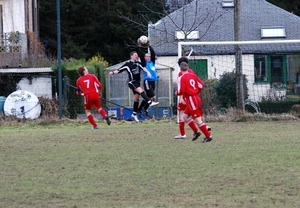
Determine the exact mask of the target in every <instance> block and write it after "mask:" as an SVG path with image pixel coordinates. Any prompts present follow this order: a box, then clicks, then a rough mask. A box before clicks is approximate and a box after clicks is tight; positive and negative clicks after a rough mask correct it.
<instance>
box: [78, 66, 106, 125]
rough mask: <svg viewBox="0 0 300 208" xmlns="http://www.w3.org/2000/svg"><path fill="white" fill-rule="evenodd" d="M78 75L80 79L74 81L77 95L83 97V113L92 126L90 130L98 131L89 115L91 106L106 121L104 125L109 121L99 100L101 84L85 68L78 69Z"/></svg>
mask: <svg viewBox="0 0 300 208" xmlns="http://www.w3.org/2000/svg"><path fill="white" fill-rule="evenodd" d="M78 74H79V75H80V77H79V78H78V79H77V81H76V87H77V90H76V91H77V95H78V96H84V108H85V113H86V116H87V118H88V120H89V122H90V123H91V124H92V125H93V127H92V129H98V126H97V124H96V122H95V120H94V117H93V115H92V114H91V109H92V107H93V106H94V107H95V108H96V109H97V111H98V112H99V114H100V115H101V116H102V117H103V118H104V119H105V120H106V123H107V124H108V125H110V123H111V122H110V119H109V117H108V116H107V113H106V111H105V110H104V109H103V108H102V103H101V100H100V98H101V95H102V84H101V83H100V81H99V80H98V78H97V77H96V76H95V75H94V74H89V71H88V69H87V68H86V67H85V66H81V67H79V68H78Z"/></svg>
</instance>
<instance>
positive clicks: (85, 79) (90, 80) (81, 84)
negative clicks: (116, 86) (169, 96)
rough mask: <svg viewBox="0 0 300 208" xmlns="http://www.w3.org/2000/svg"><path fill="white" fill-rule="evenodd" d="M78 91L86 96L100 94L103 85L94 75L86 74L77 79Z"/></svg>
mask: <svg viewBox="0 0 300 208" xmlns="http://www.w3.org/2000/svg"><path fill="white" fill-rule="evenodd" d="M76 87H77V89H80V90H81V92H83V93H84V94H85V95H86V94H92V93H97V94H98V93H99V91H101V90H102V84H101V83H100V82H99V80H98V78H97V77H96V76H95V75H94V74H86V75H84V76H81V77H79V78H78V79H77V82H76Z"/></svg>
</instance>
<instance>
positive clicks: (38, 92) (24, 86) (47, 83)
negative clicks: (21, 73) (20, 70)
mask: <svg viewBox="0 0 300 208" xmlns="http://www.w3.org/2000/svg"><path fill="white" fill-rule="evenodd" d="M17 88H18V90H26V91H29V92H31V93H33V94H34V95H35V96H37V97H44V98H49V99H52V80H51V76H49V77H35V76H32V84H30V82H29V80H28V78H26V77H24V78H22V79H21V80H20V82H19V83H18V84H17Z"/></svg>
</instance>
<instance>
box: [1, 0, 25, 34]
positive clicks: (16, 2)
mask: <svg viewBox="0 0 300 208" xmlns="http://www.w3.org/2000/svg"><path fill="white" fill-rule="evenodd" d="M0 4H2V5H3V33H8V32H11V31H19V32H20V33H26V29H25V3H24V0H8V1H7V0H0Z"/></svg>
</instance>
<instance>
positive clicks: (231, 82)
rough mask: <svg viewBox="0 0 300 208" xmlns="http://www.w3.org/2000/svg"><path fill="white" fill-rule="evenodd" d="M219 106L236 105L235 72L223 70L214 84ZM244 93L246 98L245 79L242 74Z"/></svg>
mask: <svg viewBox="0 0 300 208" xmlns="http://www.w3.org/2000/svg"><path fill="white" fill-rule="evenodd" d="M215 90H216V96H217V101H218V103H219V105H220V106H219V107H223V108H228V107H235V106H237V96H236V94H237V92H236V73H235V72H224V74H223V75H221V77H220V79H219V80H218V81H217V82H216V85H215ZM244 95H245V99H247V98H248V87H247V79H246V77H245V76H244Z"/></svg>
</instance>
